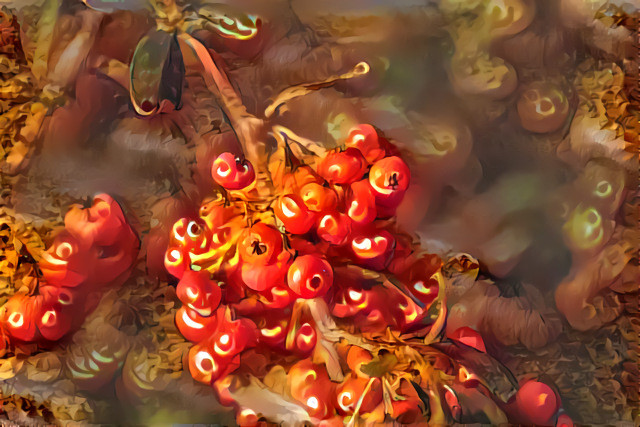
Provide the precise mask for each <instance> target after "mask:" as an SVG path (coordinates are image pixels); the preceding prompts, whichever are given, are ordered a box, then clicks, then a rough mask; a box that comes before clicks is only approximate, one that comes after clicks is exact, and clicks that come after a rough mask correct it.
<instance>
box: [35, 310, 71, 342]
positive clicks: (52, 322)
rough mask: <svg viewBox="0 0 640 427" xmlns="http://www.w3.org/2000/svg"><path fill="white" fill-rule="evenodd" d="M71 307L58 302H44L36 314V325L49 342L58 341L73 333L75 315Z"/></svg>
mask: <svg viewBox="0 0 640 427" xmlns="http://www.w3.org/2000/svg"><path fill="white" fill-rule="evenodd" d="M72 310H73V308H72V307H71V306H64V305H62V304H59V303H57V301H43V304H42V305H41V306H40V310H39V311H38V312H37V314H36V325H37V326H38V330H39V331H40V334H41V335H42V336H43V337H44V338H45V339H47V340H49V341H57V340H59V339H60V338H62V337H63V336H65V335H66V334H67V333H68V332H69V331H71V327H72V322H73V315H72Z"/></svg>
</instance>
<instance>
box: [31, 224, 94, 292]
mask: <svg viewBox="0 0 640 427" xmlns="http://www.w3.org/2000/svg"><path fill="white" fill-rule="evenodd" d="M97 257H98V253H97V251H96V250H95V249H93V248H91V247H90V246H86V245H84V244H83V242H81V241H80V240H78V239H77V238H76V237H74V236H73V235H72V234H70V233H69V232H67V231H66V230H65V231H62V232H61V233H60V234H58V235H57V236H56V238H55V239H54V241H53V244H52V245H51V246H50V247H49V248H48V249H47V251H46V252H45V253H44V254H43V256H42V259H41V260H40V263H39V267H40V270H42V276H43V277H44V278H45V280H46V281H47V283H48V284H50V285H55V286H65V287H75V286H78V285H81V284H82V283H85V282H86V281H87V280H88V279H89V276H90V275H91V269H92V267H93V262H92V261H93V260H94V259H96V258H97Z"/></svg>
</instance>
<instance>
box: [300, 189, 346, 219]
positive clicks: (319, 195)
mask: <svg viewBox="0 0 640 427" xmlns="http://www.w3.org/2000/svg"><path fill="white" fill-rule="evenodd" d="M300 198H301V199H302V202H303V203H304V204H305V206H306V207H307V209H309V210H310V211H313V212H332V211H334V210H335V209H336V207H337V206H338V196H337V195H336V192H335V191H333V190H332V189H330V188H326V187H323V186H322V185H321V184H318V183H316V182H310V183H308V184H305V185H304V186H303V187H302V188H301V189H300Z"/></svg>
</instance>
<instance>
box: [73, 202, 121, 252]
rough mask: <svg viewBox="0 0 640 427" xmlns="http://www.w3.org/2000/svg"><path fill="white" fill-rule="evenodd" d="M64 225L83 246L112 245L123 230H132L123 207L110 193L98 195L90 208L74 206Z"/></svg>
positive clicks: (119, 237) (118, 238) (119, 238)
mask: <svg viewBox="0 0 640 427" xmlns="http://www.w3.org/2000/svg"><path fill="white" fill-rule="evenodd" d="M64 226H65V229H66V230H67V231H68V232H69V233H70V234H71V235H73V236H74V237H75V238H76V239H77V240H78V241H80V242H81V243H82V246H83V247H92V246H111V245H114V244H116V243H118V241H119V240H121V239H122V237H123V235H122V234H123V232H126V231H131V228H130V227H129V225H128V224H127V223H126V219H125V217H124V213H123V212H122V208H121V207H120V205H118V203H117V202H116V201H115V200H114V199H113V198H112V197H111V196H109V195H108V194H98V195H96V196H95V197H94V198H93V204H92V205H91V207H90V208H86V209H83V208H81V207H80V206H72V207H71V208H70V209H69V211H68V212H67V214H66V215H65V217H64Z"/></svg>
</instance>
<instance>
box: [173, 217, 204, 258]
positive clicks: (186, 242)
mask: <svg viewBox="0 0 640 427" xmlns="http://www.w3.org/2000/svg"><path fill="white" fill-rule="evenodd" d="M171 244H172V245H174V246H180V247H182V248H184V249H186V250H187V251H189V252H191V253H193V254H202V253H205V252H207V251H208V250H209V246H210V245H211V230H209V227H207V224H206V223H205V222H204V221H203V220H201V219H199V218H198V219H188V218H181V219H179V220H178V221H176V222H175V224H173V228H172V229H171Z"/></svg>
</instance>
